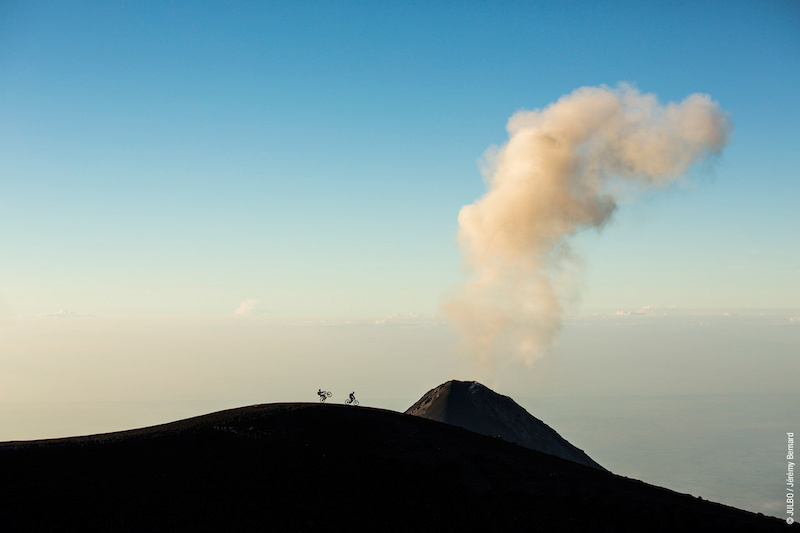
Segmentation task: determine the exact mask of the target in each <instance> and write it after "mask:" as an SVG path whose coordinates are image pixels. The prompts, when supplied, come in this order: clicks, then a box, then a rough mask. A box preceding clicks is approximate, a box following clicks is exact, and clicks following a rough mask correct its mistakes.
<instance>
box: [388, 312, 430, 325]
mask: <svg viewBox="0 0 800 533" xmlns="http://www.w3.org/2000/svg"><path fill="white" fill-rule="evenodd" d="M373 323H374V324H375V325H376V326H441V325H443V324H444V323H445V322H444V321H443V320H442V319H441V317H437V316H436V315H421V314H418V313H406V314H394V315H389V316H385V317H383V318H379V319H378V320H375V321H374V322H373Z"/></svg>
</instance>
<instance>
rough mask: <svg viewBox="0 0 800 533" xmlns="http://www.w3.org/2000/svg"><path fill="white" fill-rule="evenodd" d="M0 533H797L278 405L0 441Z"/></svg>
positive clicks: (767, 521) (512, 448) (761, 520)
mask: <svg viewBox="0 0 800 533" xmlns="http://www.w3.org/2000/svg"><path fill="white" fill-rule="evenodd" d="M0 530H2V531H14V532H17V531H81V532H86V531H102V532H107V531H114V532H124V531H137V532H140V531H148V532H149V531H170V532H175V531H192V532H195V531H237V532H249V531H253V532H256V531H257V532H262V531H281V532H295V531H296V532H301V531H302V532H312V531H313V532H316V531H326V532H331V533H333V532H335V531H344V530H347V531H381V532H394V531H396V532H407V531H414V532H436V533H441V532H443V531H490V532H491V531H498V532H504V533H508V532H512V533H513V532H517V531H519V532H526V533H528V532H531V531H548V532H549V531H559V532H562V531H564V532H585V531H592V532H601V533H602V532H612V531H613V532H628V531H636V532H640V531H648V532H669V533H674V532H675V531H703V532H709V531H726V532H728V531H740V532H742V533H744V532H747V533H751V532H758V531H764V532H773V531H774V532H776V533H777V532H781V533H784V532H786V531H800V527H796V528H789V527H788V526H787V525H786V524H785V523H784V522H783V521H781V520H778V519H776V518H768V517H764V516H759V515H756V514H754V513H748V512H746V511H742V510H739V509H734V508H732V507H727V506H724V505H720V504H715V503H712V502H707V501H702V500H699V499H698V498H694V497H692V496H689V495H687V494H678V493H676V492H673V491H670V490H667V489H663V488H659V487H654V486H652V485H647V484H646V483H642V482H641V481H636V480H632V479H626V478H623V477H621V476H616V475H614V474H611V473H609V472H605V471H603V470H599V469H596V468H590V467H587V466H584V465H581V464H578V463H575V462H572V461H567V460H564V459H561V458H558V457H555V456H552V455H547V454H544V453H540V452H537V451H533V450H529V449H526V448H523V447H521V446H517V445H515V444H511V443H508V442H505V441H503V440H501V439H496V438H490V437H486V436H484V435H479V434H477V433H474V432H471V431H467V430H465V429H462V428H459V427H455V426H452V425H448V424H442V423H440V422H437V421H433V420H427V419H424V418H421V417H416V416H408V415H404V414H401V413H396V412H392V411H384V410H380V409H370V408H358V409H355V408H352V407H347V406H344V405H337V404H332V405H320V404H318V403H317V404H272V405H258V406H252V407H244V408H240V409H231V410H227V411H221V412H218V413H212V414H209V415H204V416H200V417H195V418H192V419H187V420H182V421H178V422H173V423H170V424H164V425H160V426H153V427H150V428H144V429H140V430H133V431H126V432H121V433H109V434H104V435H95V436H88V437H75V438H67V439H57V440H45V441H29V442H7V443H0Z"/></svg>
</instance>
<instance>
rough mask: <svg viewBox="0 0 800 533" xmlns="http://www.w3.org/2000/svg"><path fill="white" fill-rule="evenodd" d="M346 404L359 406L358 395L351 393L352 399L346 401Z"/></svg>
mask: <svg viewBox="0 0 800 533" xmlns="http://www.w3.org/2000/svg"><path fill="white" fill-rule="evenodd" d="M344 403H345V404H347V405H358V400H356V393H355V392H351V393H350V399H348V400H345V401H344Z"/></svg>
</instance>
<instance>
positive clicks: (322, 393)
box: [317, 389, 331, 403]
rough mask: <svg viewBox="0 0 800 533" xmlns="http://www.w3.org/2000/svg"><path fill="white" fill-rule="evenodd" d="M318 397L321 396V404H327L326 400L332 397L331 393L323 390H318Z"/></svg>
mask: <svg viewBox="0 0 800 533" xmlns="http://www.w3.org/2000/svg"><path fill="white" fill-rule="evenodd" d="M317 396H319V403H325V400H327V399H328V398H330V397H331V393H330V392H328V391H324V390H322V389H318V390H317Z"/></svg>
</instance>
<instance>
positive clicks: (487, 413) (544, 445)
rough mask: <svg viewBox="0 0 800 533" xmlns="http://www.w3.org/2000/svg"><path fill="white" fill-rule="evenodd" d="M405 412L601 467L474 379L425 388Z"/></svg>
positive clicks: (536, 419) (521, 409)
mask: <svg viewBox="0 0 800 533" xmlns="http://www.w3.org/2000/svg"><path fill="white" fill-rule="evenodd" d="M406 414H409V415H414V416H421V417H423V418H429V419H431V420H437V421H439V422H444V423H446V424H451V425H454V426H458V427H462V428H465V429H468V430H470V431H474V432H475V433H480V434H481V435H489V436H498V437H500V438H502V439H504V440H507V441H508V442H513V443H516V444H519V445H520V446H524V447H526V448H530V449H531V450H537V451H540V452H544V453H548V454H550V455H555V456H556V457H561V458H562V459H569V460H570V461H575V462H576V463H580V464H583V465H586V466H591V467H593V468H599V469H601V470H604V468H603V467H602V466H600V465H599V464H597V463H596V462H595V461H594V460H592V458H591V457H589V456H588V455H586V453H584V452H583V450H581V449H579V448H576V447H575V446H573V445H572V444H570V443H569V442H567V440H566V439H564V438H563V437H562V436H561V435H559V434H558V433H557V432H556V431H555V430H553V429H552V428H551V427H550V426H548V425H547V424H545V423H544V422H542V421H541V420H539V419H538V418H536V417H535V416H533V415H531V414H530V413H528V411H526V410H525V409H524V408H523V407H521V406H520V405H519V404H517V402H515V401H514V400H512V399H511V398H509V397H508V396H502V395H500V394H497V393H496V392H494V391H493V390H491V389H489V388H488V387H486V386H484V385H481V384H480V383H478V382H476V381H455V380H454V381H448V382H447V383H444V384H442V385H439V386H438V387H436V388H435V389H432V390H430V391H428V392H427V393H426V394H425V395H424V396H422V398H420V399H419V400H418V401H417V403H415V404H414V405H412V406H411V407H409V408H408V409H407V410H406Z"/></svg>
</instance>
